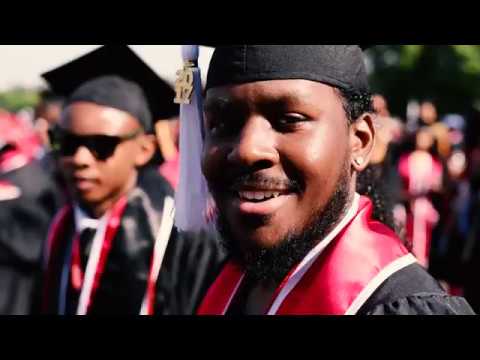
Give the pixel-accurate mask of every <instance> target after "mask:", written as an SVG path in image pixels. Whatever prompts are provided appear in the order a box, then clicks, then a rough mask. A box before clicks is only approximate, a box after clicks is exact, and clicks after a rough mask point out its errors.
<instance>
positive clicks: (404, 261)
mask: <svg viewBox="0 0 480 360" xmlns="http://www.w3.org/2000/svg"><path fill="white" fill-rule="evenodd" d="M416 262H417V259H416V258H415V257H414V256H413V255H412V254H407V255H405V256H402V257H401V258H399V259H397V260H395V261H393V262H392V263H390V264H389V265H387V266H386V267H385V268H384V269H383V270H382V271H380V272H379V273H378V274H377V275H376V276H375V277H374V278H373V279H372V280H370V282H369V283H368V285H367V286H366V287H365V288H364V289H363V290H362V291H361V292H360V294H359V295H358V296H357V298H356V299H355V300H354V301H353V302H352V304H351V305H350V307H349V308H348V310H347V312H346V313H345V315H355V314H356V313H357V312H358V311H359V310H360V309H361V308H362V306H363V305H364V304H365V303H366V302H367V300H368V299H369V298H370V296H372V295H373V293H374V292H375V291H376V290H377V289H378V288H379V287H380V285H382V284H383V283H384V282H385V280H387V279H388V278H389V277H390V276H392V275H393V274H395V273H396V272H398V271H400V270H402V269H404V268H406V267H407V266H410V265H412V264H415V263H416Z"/></svg>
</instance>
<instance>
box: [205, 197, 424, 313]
mask: <svg viewBox="0 0 480 360" xmlns="http://www.w3.org/2000/svg"><path fill="white" fill-rule="evenodd" d="M356 206H357V208H356V209H353V211H354V212H353V213H352V216H351V219H350V220H349V221H347V222H346V223H345V224H343V228H340V229H336V230H337V231H340V232H339V233H338V235H336V236H335V237H334V238H333V241H332V242H331V243H330V244H329V245H328V246H327V248H326V249H325V250H324V251H323V252H321V253H320V254H319V255H318V256H312V253H310V254H309V256H307V258H308V257H310V258H311V259H310V260H309V261H308V262H305V261H304V262H302V263H301V264H299V266H297V267H296V268H295V269H293V270H292V272H291V273H290V274H289V275H288V276H287V277H286V278H285V280H284V281H283V283H282V284H281V285H280V287H279V288H278V289H277V291H276V293H275V295H274V298H273V301H272V305H271V307H270V310H269V312H268V314H269V315H349V314H351V315H353V314H356V313H357V312H358V310H360V308H361V307H362V305H363V304H365V302H366V301H367V300H368V298H369V297H370V296H371V295H372V294H373V293H374V292H375V290H376V289H378V287H379V286H380V285H381V284H382V283H383V282H384V281H385V280H386V279H388V278H389V277H390V276H391V275H392V274H394V273H395V272H397V271H399V270H401V269H403V268H405V267H406V266H408V265H411V264H413V263H415V262H416V259H415V258H414V257H413V256H412V255H411V254H410V253H409V252H408V250H407V249H406V248H405V246H404V245H403V244H402V242H401V240H400V239H399V238H398V237H397V236H396V235H395V233H394V232H393V231H392V230H390V229H389V228H388V227H386V226H385V225H383V224H381V223H379V222H376V221H374V220H372V218H371V215H372V208H373V206H372V203H371V201H370V200H369V199H368V198H366V197H361V198H360V200H359V202H357V205H356ZM243 278H244V272H243V270H242V269H241V267H240V266H239V265H237V264H235V263H234V262H230V263H228V264H227V265H226V266H225V268H224V269H223V271H222V273H221V274H220V276H219V277H218V278H217V280H216V281H215V282H214V284H213V285H212V287H211V288H210V290H209V291H208V293H207V296H206V297H205V299H204V301H203V303H202V305H201V306H200V308H199V311H198V314H199V315H224V314H225V313H226V312H227V310H228V308H229V306H230V303H231V302H232V300H233V298H234V297H235V294H236V292H237V291H238V289H239V287H240V285H241V283H242V280H243Z"/></svg>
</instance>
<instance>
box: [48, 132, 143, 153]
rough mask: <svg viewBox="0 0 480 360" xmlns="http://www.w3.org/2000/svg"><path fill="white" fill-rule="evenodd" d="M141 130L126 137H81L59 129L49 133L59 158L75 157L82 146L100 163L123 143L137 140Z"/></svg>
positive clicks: (53, 148)
mask: <svg viewBox="0 0 480 360" xmlns="http://www.w3.org/2000/svg"><path fill="white" fill-rule="evenodd" d="M140 133H141V130H137V131H135V132H133V133H131V134H128V135H124V136H109V135H87V136H79V135H74V134H72V133H70V132H68V131H65V130H63V129H61V128H59V127H56V128H55V129H52V130H51V131H49V137H50V143H51V146H52V150H53V151H55V152H56V153H57V154H58V155H59V156H63V157H68V156H74V155H75V154H76V153H77V151H78V149H79V148H80V147H82V146H84V147H86V148H87V149H88V150H89V151H90V152H91V153H92V155H93V156H94V157H95V158H96V159H97V160H100V161H105V160H107V159H108V158H110V157H111V156H112V155H113V154H114V153H115V150H116V149H117V146H118V145H120V144H121V143H123V142H125V141H129V140H133V139H135V138H136V137H137V136H138V135H140Z"/></svg>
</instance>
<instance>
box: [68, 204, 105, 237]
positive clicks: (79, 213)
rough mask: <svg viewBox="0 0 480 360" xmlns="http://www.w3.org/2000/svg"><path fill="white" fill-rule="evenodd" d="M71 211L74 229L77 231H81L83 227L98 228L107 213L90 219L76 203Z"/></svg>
mask: <svg viewBox="0 0 480 360" xmlns="http://www.w3.org/2000/svg"><path fill="white" fill-rule="evenodd" d="M73 212H74V218H75V230H76V231H77V232H78V233H82V232H83V231H84V230H85V229H93V230H98V229H99V228H100V226H101V224H102V223H103V222H105V221H106V219H107V218H108V215H107V214H105V215H104V216H103V217H101V218H100V219H92V218H91V217H89V216H88V215H87V214H86V213H85V211H83V210H82V209H81V208H80V207H79V206H78V205H75V206H74V208H73Z"/></svg>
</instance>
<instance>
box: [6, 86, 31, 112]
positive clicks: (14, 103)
mask: <svg viewBox="0 0 480 360" xmlns="http://www.w3.org/2000/svg"><path fill="white" fill-rule="evenodd" d="M39 101H40V96H39V93H38V91H36V90H29V89H23V88H15V89H12V90H9V91H6V92H3V93H0V108H4V109H6V110H8V111H11V112H16V111H19V110H21V109H23V108H27V107H34V106H36V105H37V104H38V102H39Z"/></svg>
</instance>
